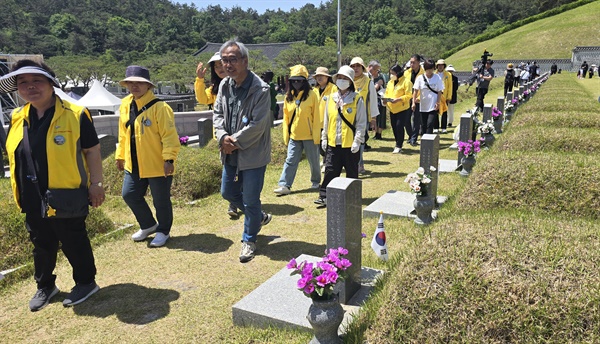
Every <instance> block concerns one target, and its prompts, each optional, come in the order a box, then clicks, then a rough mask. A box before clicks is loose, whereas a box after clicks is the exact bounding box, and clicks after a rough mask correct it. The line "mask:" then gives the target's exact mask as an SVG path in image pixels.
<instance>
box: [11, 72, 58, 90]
mask: <svg viewBox="0 0 600 344" xmlns="http://www.w3.org/2000/svg"><path fill="white" fill-rule="evenodd" d="M23 74H41V75H43V76H45V77H46V78H48V80H49V81H50V83H51V84H52V85H53V86H54V87H58V88H60V84H59V83H58V80H56V78H55V77H53V76H52V75H50V73H48V72H47V71H46V70H45V69H43V68H40V67H35V66H26V67H22V68H19V69H17V70H16V71H14V72H10V73H8V74H6V75H4V76H2V77H1V78H0V93H11V92H15V91H16V90H17V89H18V87H17V76H19V75H23Z"/></svg>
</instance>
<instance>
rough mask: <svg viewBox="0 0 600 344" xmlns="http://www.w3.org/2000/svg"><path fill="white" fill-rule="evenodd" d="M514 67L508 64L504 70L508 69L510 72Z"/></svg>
mask: <svg viewBox="0 0 600 344" xmlns="http://www.w3.org/2000/svg"><path fill="white" fill-rule="evenodd" d="M514 67H515V65H513V64H512V63H509V64H508V65H507V66H506V69H508V70H512V69H513V68H514Z"/></svg>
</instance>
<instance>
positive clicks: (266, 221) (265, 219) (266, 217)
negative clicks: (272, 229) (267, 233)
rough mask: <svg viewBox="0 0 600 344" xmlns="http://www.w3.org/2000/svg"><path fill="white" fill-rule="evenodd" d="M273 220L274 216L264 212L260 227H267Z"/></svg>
mask: <svg viewBox="0 0 600 344" xmlns="http://www.w3.org/2000/svg"><path fill="white" fill-rule="evenodd" d="M272 218H273V215H271V214H267V213H265V212H264V211H263V212H262V221H260V225H261V226H266V225H268V224H269V222H271V219H272Z"/></svg>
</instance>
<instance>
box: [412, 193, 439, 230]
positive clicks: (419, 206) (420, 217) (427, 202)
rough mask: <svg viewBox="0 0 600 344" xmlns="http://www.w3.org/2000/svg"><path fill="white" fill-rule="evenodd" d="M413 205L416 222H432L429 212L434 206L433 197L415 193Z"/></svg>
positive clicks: (426, 223)
mask: <svg viewBox="0 0 600 344" xmlns="http://www.w3.org/2000/svg"><path fill="white" fill-rule="evenodd" d="M413 206H414V207H415V212H416V213H417V217H416V218H415V223H416V224H418V225H428V224H430V223H431V222H433V217H432V216H431V212H432V211H433V208H434V207H435V201H434V199H433V197H430V196H421V195H417V197H416V198H415V200H414V201H413Z"/></svg>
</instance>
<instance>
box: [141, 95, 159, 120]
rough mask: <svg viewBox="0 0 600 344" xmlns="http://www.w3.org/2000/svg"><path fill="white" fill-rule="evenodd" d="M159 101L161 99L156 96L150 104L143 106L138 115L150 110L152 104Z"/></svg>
mask: <svg viewBox="0 0 600 344" xmlns="http://www.w3.org/2000/svg"><path fill="white" fill-rule="evenodd" d="M159 101H161V100H160V99H158V98H154V99H152V100H151V101H149V102H148V104H146V105H144V106H142V108H141V109H140V110H139V111H138V113H137V115H138V116H139V115H140V114H141V113H142V112H144V111H146V110H148V109H149V108H150V107H151V106H152V105H154V104H156V103H158V102H159Z"/></svg>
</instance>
